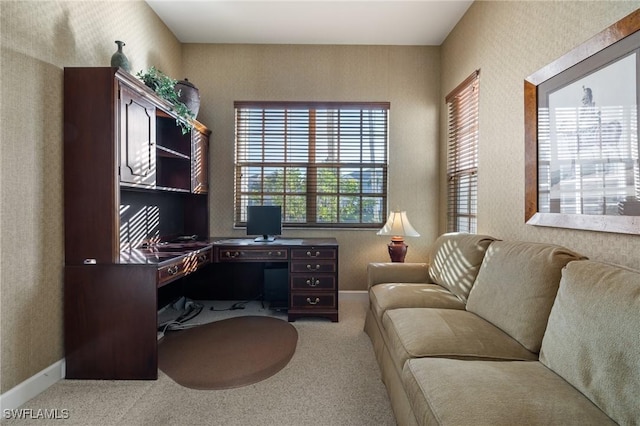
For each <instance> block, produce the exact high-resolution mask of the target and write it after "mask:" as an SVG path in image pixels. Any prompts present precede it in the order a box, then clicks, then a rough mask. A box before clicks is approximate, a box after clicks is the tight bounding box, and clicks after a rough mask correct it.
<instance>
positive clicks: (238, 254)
mask: <svg viewBox="0 0 640 426" xmlns="http://www.w3.org/2000/svg"><path fill="white" fill-rule="evenodd" d="M224 255H225V256H227V257H229V258H231V259H235V258H236V257H238V256H240V252H239V251H234V252H233V253H232V252H230V251H228V252H226V253H225V254H224Z"/></svg>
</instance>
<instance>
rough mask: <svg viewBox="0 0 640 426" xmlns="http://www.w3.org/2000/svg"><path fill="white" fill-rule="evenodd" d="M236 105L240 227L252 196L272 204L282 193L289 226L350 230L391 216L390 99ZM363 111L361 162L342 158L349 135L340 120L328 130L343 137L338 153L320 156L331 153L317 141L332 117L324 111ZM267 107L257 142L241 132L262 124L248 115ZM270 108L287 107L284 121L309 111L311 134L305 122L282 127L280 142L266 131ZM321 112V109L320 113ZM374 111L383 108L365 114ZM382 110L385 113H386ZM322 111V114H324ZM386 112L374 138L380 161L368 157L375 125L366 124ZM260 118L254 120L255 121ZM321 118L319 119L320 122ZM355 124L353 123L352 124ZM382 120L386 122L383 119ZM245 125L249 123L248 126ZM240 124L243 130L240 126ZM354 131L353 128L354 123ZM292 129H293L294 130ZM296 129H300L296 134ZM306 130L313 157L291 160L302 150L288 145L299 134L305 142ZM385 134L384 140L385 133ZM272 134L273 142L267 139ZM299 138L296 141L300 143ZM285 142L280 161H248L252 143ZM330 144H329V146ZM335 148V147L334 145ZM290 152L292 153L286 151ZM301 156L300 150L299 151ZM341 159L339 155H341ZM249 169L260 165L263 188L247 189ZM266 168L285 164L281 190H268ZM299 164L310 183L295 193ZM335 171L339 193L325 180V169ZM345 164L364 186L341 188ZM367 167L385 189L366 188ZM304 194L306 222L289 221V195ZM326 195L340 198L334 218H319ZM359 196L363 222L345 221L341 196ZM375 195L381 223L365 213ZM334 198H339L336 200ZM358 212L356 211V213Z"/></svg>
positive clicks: (285, 222) (308, 149)
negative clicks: (292, 181)
mask: <svg viewBox="0 0 640 426" xmlns="http://www.w3.org/2000/svg"><path fill="white" fill-rule="evenodd" d="M234 110H235V129H236V133H235V144H234V150H235V161H234V226H235V227H239V228H242V227H245V226H246V206H247V205H248V204H249V203H250V201H249V199H250V198H253V197H257V198H259V199H260V200H261V202H260V203H258V204H264V205H268V204H271V203H270V202H266V203H265V199H268V198H270V197H271V198H277V197H282V199H283V200H284V201H283V202H282V204H283V223H282V226H283V228H336V229H348V228H362V229H378V228H380V227H381V226H382V225H383V224H384V222H385V221H386V216H387V193H388V173H387V172H388V166H389V148H388V145H389V143H388V141H389V112H390V103H389V102H289V101H235V102H234ZM357 110H360V122H359V126H360V127H357V126H356V132H359V133H358V135H359V138H360V147H359V148H358V149H357V150H356V151H355V152H356V154H357V155H358V156H359V161H355V162H354V161H341V160H342V159H341V158H340V156H341V152H342V147H343V146H344V144H346V142H345V143H344V144H343V142H342V139H344V140H346V137H345V132H344V129H343V131H342V132H341V131H340V129H342V128H341V127H340V124H337V125H335V127H331V129H330V130H328V131H334V132H335V133H331V135H332V136H335V137H336V138H337V142H336V144H337V145H336V147H337V148H338V153H337V154H336V155H337V157H335V158H334V159H333V161H330V162H318V161H316V156H317V155H318V156H319V155H321V154H323V153H325V152H324V151H323V150H322V148H321V147H320V145H321V143H320V142H318V144H317V145H318V146H316V142H317V140H321V136H318V132H319V130H318V129H316V126H318V128H321V125H320V124H326V123H327V122H328V121H331V120H330V119H325V121H323V120H322V117H323V115H322V113H323V112H324V113H325V114H326V115H327V116H328V115H329V113H328V112H325V111H332V112H335V113H337V114H338V115H339V116H340V117H342V115H340V111H343V112H344V111H350V112H351V111H357ZM260 111H262V119H261V120H262V128H261V130H259V131H257V133H255V127H254V128H253V129H254V130H253V131H254V133H251V135H252V136H253V137H255V136H256V134H257V135H258V136H259V137H261V138H262V141H261V142H259V143H258V144H255V145H253V146H252V143H254V142H251V141H248V139H249V138H250V137H251V136H248V135H246V136H244V138H245V139H247V140H245V141H244V142H243V141H242V139H241V138H242V136H241V134H244V133H243V132H245V133H246V132H249V131H248V130H246V129H247V128H248V126H249V123H251V124H254V125H255V124H259V120H254V119H252V118H247V117H246V116H243V114H244V115H247V114H251V113H253V114H256V113H257V114H259V113H260ZM266 111H269V112H271V113H275V114H276V115H277V114H278V113H279V112H282V114H284V115H283V118H282V120H283V123H286V122H287V117H289V115H288V114H289V113H290V112H294V113H295V112H297V113H298V114H302V115H304V113H305V112H307V113H308V114H309V116H308V128H306V133H304V132H302V133H301V132H300V127H298V128H297V131H294V130H288V129H286V128H285V130H282V131H281V133H282V134H280V135H278V136H280V137H281V138H282V140H281V141H280V140H278V141H275V142H274V138H273V135H269V132H268V131H267V130H265V126H264V123H265V122H266V121H267V118H265V117H267V116H266V115H265V114H266ZM319 111H320V113H319ZM368 111H371V112H372V113H373V112H377V114H378V115H379V116H376V119H372V118H371V117H369V118H368V121H367V118H366V117H364V114H366V113H367V112H368ZM381 112H382V114H381ZM318 116H320V117H321V118H318ZM380 116H381V117H382V124H383V126H382V128H381V129H377V128H376V130H375V140H373V139H374V138H372V139H371V140H372V141H373V143H375V149H376V153H377V154H382V156H383V158H382V160H377V159H376V158H375V156H374V160H373V161H369V162H366V161H363V158H364V157H365V154H366V153H365V152H364V150H365V146H367V147H368V146H369V145H368V144H367V145H365V138H366V135H364V132H365V131H366V130H371V129H370V128H366V127H365V125H366V124H371V121H372V120H373V121H374V122H375V123H378V121H377V119H380ZM251 120H254V121H251ZM316 121H319V123H317V122H316ZM351 124H353V123H351ZM378 124H380V123H378ZM243 126H244V127H243ZM239 129H240V130H239ZM350 131H353V128H350ZM288 132H291V133H288ZM294 132H297V133H295V135H294ZM301 135H303V136H306V142H305V143H306V146H305V148H304V149H303V151H306V153H307V157H306V159H305V160H304V161H298V160H299V158H298V159H297V160H296V161H290V160H289V158H288V157H289V156H290V157H293V158H295V157H296V154H289V151H288V149H289V148H287V144H290V145H291V141H292V140H293V139H294V138H298V139H295V141H297V142H300V141H301V139H300V137H301ZM268 136H271V139H268ZM350 136H351V138H353V133H351V134H350ZM380 137H382V138H383V141H382V142H381V141H380V139H378V138H380ZM267 139H268V141H267ZM295 141H294V142H295ZM280 143H281V144H282V146H281V147H278V148H280V149H281V150H282V155H284V159H280V160H279V161H269V160H265V159H264V155H263V157H262V160H261V161H253V160H252V161H248V157H249V156H251V155H252V154H247V151H248V150H249V149H250V148H253V149H256V148H261V149H263V151H267V150H268V149H273V147H274V145H275V146H277V145H278V144H280ZM292 149H293V150H295V149H296V148H295V147H294V148H292ZM325 149H327V148H325ZM329 149H330V148H329ZM348 149H350V151H349V153H350V154H353V152H354V151H353V140H351V145H349V146H348ZM285 152H286V154H285ZM298 156H299V154H298ZM336 158H337V159H336ZM249 168H254V169H260V176H261V177H260V178H259V181H258V182H259V183H260V186H261V189H260V190H259V191H258V192H256V191H249V190H248V189H247V186H248V184H247V182H248V181H247V179H243V171H246V170H248V169H249ZM265 168H272V169H282V175H283V180H284V183H283V184H282V188H281V192H278V191H276V192H267V191H265V190H264V185H265V178H266V174H265V172H264V170H265ZM294 169H303V170H304V173H303V179H304V181H305V184H306V186H303V187H304V192H289V191H290V188H288V187H287V183H286V182H287V177H286V176H289V175H288V173H291V171H292V170H294ZM332 169H333V170H335V175H334V177H335V179H337V181H336V191H335V193H329V192H323V191H322V190H321V188H320V187H319V185H321V182H319V180H320V178H319V174H318V171H319V170H328V173H329V174H331V170H332ZM341 169H347V170H356V173H357V175H358V178H356V181H357V183H358V190H357V191H355V192H353V191H351V192H350V191H345V190H342V189H341V188H340V182H341V177H342V176H343V175H342V174H341V173H340V170H341ZM366 170H370V171H371V170H373V173H375V176H376V177H377V179H378V183H377V184H376V185H375V188H379V190H376V191H372V190H369V191H367V190H366V189H364V188H365V187H366V185H365V182H366V179H367V176H366V175H365V174H364V172H365V171H366ZM302 196H304V200H305V201H304V203H303V204H304V212H305V213H304V216H305V218H306V221H304V222H302V221H300V222H298V221H295V222H294V221H290V220H287V214H288V210H287V207H286V204H287V199H292V198H294V197H298V198H301V197H302ZM321 197H326V199H328V200H331V197H335V201H334V203H335V204H333V206H334V207H333V208H334V209H335V212H334V214H335V216H334V217H333V218H332V219H333V220H332V221H319V218H318V216H319V215H318V214H317V211H318V207H319V205H320V204H321V203H322V200H321ZM354 197H355V199H356V200H357V202H356V206H355V207H354V208H355V214H356V215H357V221H355V222H354V221H343V222H340V220H341V218H340V213H341V212H342V210H343V209H341V207H340V205H339V203H340V201H339V200H340V199H341V198H344V199H353V198H354ZM367 200H372V201H371V202H373V203H374V204H375V213H374V214H373V215H374V218H375V219H376V221H375V222H363V217H364V216H365V215H366V206H365V205H364V203H363V201H367ZM331 201H333V200H331ZM352 214H354V213H353V212H352Z"/></svg>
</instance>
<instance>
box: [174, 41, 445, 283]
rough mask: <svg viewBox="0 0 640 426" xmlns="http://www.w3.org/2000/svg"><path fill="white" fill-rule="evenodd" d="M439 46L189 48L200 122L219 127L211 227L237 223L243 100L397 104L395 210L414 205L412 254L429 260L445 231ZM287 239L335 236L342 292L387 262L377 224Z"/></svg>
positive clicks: (392, 169)
mask: <svg viewBox="0 0 640 426" xmlns="http://www.w3.org/2000/svg"><path fill="white" fill-rule="evenodd" d="M439 61H440V60H439V48H438V47H385V46H287V45H284V46H283V45H279V46H274V45H199V44H189V45H185V46H184V67H185V71H186V73H187V77H188V78H189V80H190V81H192V82H193V83H194V84H195V85H196V86H198V88H199V89H200V95H201V100H202V107H201V110H200V111H201V112H200V114H199V116H198V119H199V120H200V121H202V122H203V123H205V124H207V125H208V126H209V127H210V128H211V130H212V132H213V133H212V137H211V172H210V173H211V192H210V196H211V200H212V205H211V233H212V235H216V236H242V235H243V230H233V162H234V110H233V101H235V100H274V101H296V100H302V101H309V100H311V101H323V100H327V101H389V102H391V111H390V120H389V123H390V124H389V127H390V135H389V152H390V154H389V207H390V208H395V207H396V206H398V207H400V208H401V209H403V210H406V211H407V213H408V215H409V219H410V220H411V223H412V225H413V226H414V227H415V228H416V229H417V230H418V232H420V233H421V234H422V236H423V237H422V238H420V239H418V238H409V239H407V243H408V244H409V246H410V248H409V254H408V255H407V261H422V260H423V259H424V258H425V255H426V247H427V245H428V244H429V243H430V242H432V241H433V240H434V239H435V237H436V234H437V210H438V209H437V206H436V203H437V190H438V186H437V157H438V151H437V140H438V129H437V119H438V107H437V104H438V99H439V95H440V89H439V80H440V75H439V68H440V62H439ZM284 236H290V237H298V236H309V237H322V236H332V237H336V238H337V240H338V243H339V244H340V258H339V262H340V277H339V283H340V289H341V290H364V289H365V288H366V281H365V279H366V276H365V271H366V265H367V263H368V262H371V261H388V259H389V256H388V254H387V251H386V250H387V249H386V244H387V242H388V238H387V237H380V236H376V235H375V231H374V230H366V231H365V230H322V231H321V230H295V231H294V230H286V229H285V231H284Z"/></svg>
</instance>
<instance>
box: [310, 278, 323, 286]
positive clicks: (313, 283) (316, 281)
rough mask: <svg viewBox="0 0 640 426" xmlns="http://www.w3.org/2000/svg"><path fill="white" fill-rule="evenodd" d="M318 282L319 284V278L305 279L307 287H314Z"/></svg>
mask: <svg viewBox="0 0 640 426" xmlns="http://www.w3.org/2000/svg"><path fill="white" fill-rule="evenodd" d="M318 284H320V280H317V279H315V278H313V277H311V279H310V280H307V285H308V286H309V287H316V286H317V285H318Z"/></svg>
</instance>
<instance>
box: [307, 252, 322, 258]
mask: <svg viewBox="0 0 640 426" xmlns="http://www.w3.org/2000/svg"><path fill="white" fill-rule="evenodd" d="M307 256H308V257H318V256H320V252H319V251H317V252H316V254H312V253H311V252H310V251H308V252H307Z"/></svg>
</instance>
